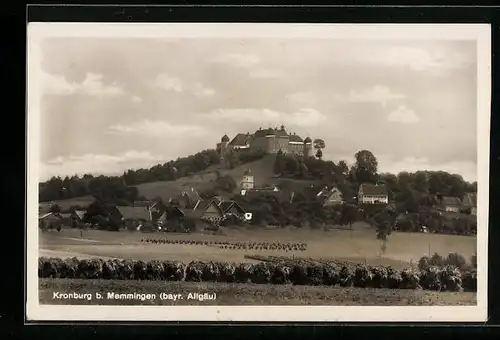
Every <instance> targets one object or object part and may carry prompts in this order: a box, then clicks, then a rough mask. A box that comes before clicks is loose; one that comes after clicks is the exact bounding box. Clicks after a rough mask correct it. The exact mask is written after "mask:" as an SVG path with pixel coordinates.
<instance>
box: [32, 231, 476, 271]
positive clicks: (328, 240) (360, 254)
mask: <svg viewBox="0 0 500 340" xmlns="http://www.w3.org/2000/svg"><path fill="white" fill-rule="evenodd" d="M39 235H40V236H39V245H40V255H41V256H47V255H44V252H45V254H47V253H49V252H51V251H52V252H57V253H59V254H64V253H66V254H68V256H66V257H72V256H76V257H89V256H96V257H108V258H125V259H127V258H133V259H136V260H180V261H184V262H186V261H191V260H222V261H236V262H243V261H248V260H246V259H245V258H244V255H251V254H261V255H279V256H303V257H323V258H344V259H351V260H358V261H366V262H368V263H373V264H382V263H384V264H391V265H395V266H398V267H399V266H408V265H409V264H410V262H413V263H416V262H417V261H418V260H419V259H420V258H421V257H422V256H423V255H427V254H429V250H430V252H431V253H434V252H437V253H439V254H441V255H447V254H449V253H451V252H458V253H460V254H462V255H464V256H465V257H466V258H470V256H471V255H472V254H473V253H474V252H475V251H476V238H475V237H470V236H453V235H438V234H423V233H393V234H392V235H390V236H389V242H388V247H387V250H386V252H385V254H384V256H383V258H380V257H379V254H380V241H379V240H377V239H376V237H375V232H374V231H373V230H372V229H370V228H367V227H364V226H363V224H362V223H359V224H357V225H356V226H355V230H353V231H348V230H331V231H314V230H300V229H287V230H262V229H261V230H258V231H257V230H248V229H239V230H233V229H226V235H212V234H201V233H200V234H198V233H197V234H173V233H138V232H128V231H121V232H107V231H96V230H88V231H83V232H82V235H81V236H82V237H81V238H80V231H79V230H72V229H63V230H62V231H61V232H55V231H54V232H46V233H40V234H39ZM143 238H163V239H170V240H176V239H177V240H186V239H189V240H204V241H205V240H207V241H209V240H218V241H224V240H225V241H261V242H273V241H279V242H306V243H307V249H306V251H288V252H285V251H271V250H255V249H254V250H242V249H237V250H236V249H221V248H219V247H216V246H203V245H179V244H150V243H142V242H141V239H143ZM381 262H382V263H381Z"/></svg>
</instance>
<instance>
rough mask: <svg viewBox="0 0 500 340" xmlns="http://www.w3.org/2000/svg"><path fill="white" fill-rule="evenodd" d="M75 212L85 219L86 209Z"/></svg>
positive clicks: (77, 215)
mask: <svg viewBox="0 0 500 340" xmlns="http://www.w3.org/2000/svg"><path fill="white" fill-rule="evenodd" d="M74 214H75V215H76V217H78V218H79V219H81V220H83V218H84V217H85V210H75V211H74Z"/></svg>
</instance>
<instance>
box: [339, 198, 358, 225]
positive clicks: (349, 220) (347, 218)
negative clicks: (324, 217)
mask: <svg viewBox="0 0 500 340" xmlns="http://www.w3.org/2000/svg"><path fill="white" fill-rule="evenodd" d="M357 213H358V210H357V209H356V206H355V205H352V204H344V205H343V206H342V215H341V218H340V223H341V224H342V225H349V229H351V230H352V224H353V223H354V222H355V221H356V218H357Z"/></svg>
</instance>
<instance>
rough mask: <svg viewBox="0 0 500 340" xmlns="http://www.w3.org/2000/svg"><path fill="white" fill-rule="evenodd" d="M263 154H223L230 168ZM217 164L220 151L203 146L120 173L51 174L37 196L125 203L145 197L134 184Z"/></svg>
mask: <svg viewBox="0 0 500 340" xmlns="http://www.w3.org/2000/svg"><path fill="white" fill-rule="evenodd" d="M263 156H264V153H263V152H262V151H260V150H244V151H238V152H228V153H227V154H226V155H225V163H226V164H225V167H226V168H229V169H231V168H234V167H236V166H238V165H240V164H243V163H247V162H251V161H255V160H258V159H260V158H262V157H263ZM218 164H220V153H219V151H218V150H204V151H201V152H199V153H197V154H195V155H191V156H188V157H183V158H178V159H177V160H175V161H169V162H167V163H164V164H158V165H156V166H153V167H151V168H149V169H138V170H128V171H127V172H125V173H124V174H123V175H122V176H93V175H83V176H82V177H79V176H71V177H65V178H60V177H53V178H51V179H50V180H48V181H46V182H43V183H40V185H39V190H40V191H39V192H40V194H39V199H40V201H41V202H46V201H55V200H61V199H67V198H74V197H81V196H86V195H93V196H96V197H98V198H99V199H101V200H104V201H107V202H113V203H116V204H120V205H127V204H131V203H132V202H133V201H135V200H142V199H145V198H144V197H139V193H138V191H137V188H135V187H133V186H135V185H139V184H142V183H148V182H156V181H174V180H176V179H178V178H181V177H185V176H189V175H191V174H195V173H198V172H200V171H204V170H206V169H208V168H209V167H210V166H213V165H218Z"/></svg>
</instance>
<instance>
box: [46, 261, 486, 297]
mask: <svg viewBox="0 0 500 340" xmlns="http://www.w3.org/2000/svg"><path fill="white" fill-rule="evenodd" d="M38 276H39V277H40V278H81V279H117V280H165V281H195V282H224V283H231V282H240V283H257V284H295V285H330V286H334V285H339V286H343V287H361V288H391V289H426V290H435V291H443V290H444V291H462V290H466V291H476V284H477V283H476V282H477V279H476V272H475V271H474V270H471V271H467V272H461V271H460V270H459V269H458V268H456V267H454V266H446V267H443V268H439V267H429V268H427V269H426V270H423V271H421V270H418V269H414V268H410V269H404V270H396V269H394V268H392V267H382V266H377V267H373V266H368V265H361V264H350V263H337V262H334V261H326V260H325V261H316V262H314V261H307V260H302V259H296V260H290V261H276V262H261V263H257V264H252V263H240V264H236V263H228V262H211V261H206V262H202V261H193V262H191V263H189V264H188V265H185V264H183V263H181V262H177V261H148V262H144V261H133V260H102V259H90V260H78V259H77V258H72V259H65V260H63V259H59V258H43V257H42V258H39V262H38Z"/></svg>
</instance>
